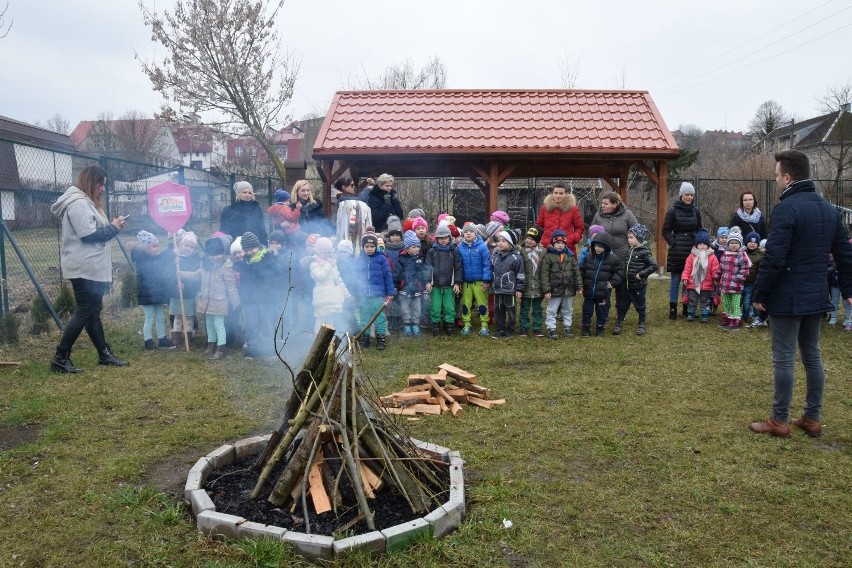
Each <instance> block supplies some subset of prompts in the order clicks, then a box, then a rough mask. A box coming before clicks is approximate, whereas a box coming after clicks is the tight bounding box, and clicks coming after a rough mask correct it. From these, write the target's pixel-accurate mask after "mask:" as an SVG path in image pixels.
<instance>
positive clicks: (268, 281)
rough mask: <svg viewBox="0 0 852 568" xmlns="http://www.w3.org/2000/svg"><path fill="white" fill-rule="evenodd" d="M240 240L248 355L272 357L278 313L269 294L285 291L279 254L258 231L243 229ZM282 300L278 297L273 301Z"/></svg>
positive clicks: (241, 287) (240, 267) (242, 298)
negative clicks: (276, 255) (266, 244)
mask: <svg viewBox="0 0 852 568" xmlns="http://www.w3.org/2000/svg"><path fill="white" fill-rule="evenodd" d="M240 243H241V246H242V248H243V252H244V253H245V256H244V257H243V262H242V263H240V264H236V265H235V270H237V271H238V272H239V274H240V284H239V292H240V303H241V304H242V306H243V320H244V322H245V330H246V350H245V357H246V359H253V358H255V357H271V356H273V354H274V343H273V334H274V332H275V325H276V320H277V318H278V314H277V313H275V312H274V311H273V310H272V309H270V300H269V296H270V295H271V294H284V291H282V290H281V289H280V288H279V287H278V281H279V280H280V278H281V273H280V271H279V270H280V268H279V265H278V262H277V260H276V258H275V254H273V253H272V251H270V250H269V249H268V248H266V247H265V246H263V244H261V242H260V240H259V239H258V237H257V235H255V234H254V233H252V232H245V233H243V235H242V239H241V241H240ZM278 303H279V302H278V301H277V299H276V300H275V301H274V303H273V305H276V306H277V305H278ZM311 328H313V325H311Z"/></svg>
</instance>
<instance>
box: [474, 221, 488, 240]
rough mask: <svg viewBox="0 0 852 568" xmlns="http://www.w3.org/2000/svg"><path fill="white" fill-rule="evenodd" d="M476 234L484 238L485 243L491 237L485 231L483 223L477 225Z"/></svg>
mask: <svg viewBox="0 0 852 568" xmlns="http://www.w3.org/2000/svg"><path fill="white" fill-rule="evenodd" d="M476 232H477V234H478V235H479V236H480V237H481V238H482V240H483V241H484V240H486V239H487V238H488V237H489V235H488V232H487V231H486V230H485V225H483V224H482V223H478V224H477V225H476Z"/></svg>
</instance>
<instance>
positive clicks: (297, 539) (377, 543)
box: [184, 435, 467, 560]
mask: <svg viewBox="0 0 852 568" xmlns="http://www.w3.org/2000/svg"><path fill="white" fill-rule="evenodd" d="M270 436H271V435H267V436H255V437H253V438H246V439H244V440H239V441H237V442H234V443H233V444H226V445H224V446H222V447H220V448H218V449H216V450H214V451H212V452H210V453H209V454H207V455H206V456H204V457H203V458H201V459H199V460H198V461H197V462H196V464H195V465H194V466H192V469H190V470H189V475H187V478H186V485H185V486H184V497H185V498H186V500H187V501H189V502H190V503H191V504H192V514H193V515H195V519H196V522H197V524H198V530H199V531H201V532H202V533H204V534H206V535H208V536H211V537H224V538H229V539H240V538H257V537H263V536H267V537H272V538H280V539H282V540H283V541H284V542H286V543H289V544H291V545H292V546H293V548H294V549H295V550H296V552H297V553H299V554H301V555H302V556H304V557H306V558H308V559H310V560H319V559H325V560H329V559H331V558H333V557H334V556H339V555H343V554H346V553H348V552H351V551H353V550H366V551H369V552H371V553H375V554H383V553H385V552H394V551H397V550H402V549H404V548H405V547H407V546H408V545H409V544H410V543H411V541H412V540H414V539H415V538H417V537H419V536H421V535H431V536H432V537H433V538H440V537H442V536H444V535H446V534H448V533H450V532H452V531H453V530H455V528H456V527H458V526H459V524H461V522H462V519H464V516H465V514H466V513H467V510H466V507H465V490H464V462H463V460H462V458H461V454H460V453H459V452H455V451H451V450H450V449H449V448H444V447H443V446H438V445H436V444H430V443H428V442H421V441H420V440H415V439H413V438H412V440H411V441H412V442H413V443H414V445H415V446H417V447H418V448H420V449H421V450H423V451H424V452H425V453H427V454H429V455H431V456H434V457H436V458H439V459H441V460H442V461H443V462H444V463H446V464H448V465H449V467H450V499H449V501H447V502H446V503H444V504H443V505H441V506H440V507H438V508H437V509H435V510H434V511H432V512H431V513H429V514H428V515H426V516H425V517H422V518H420V519H415V520H413V521H409V522H407V523H403V524H401V525H396V526H393V527H390V528H387V529H383V530H380V531H373V532H370V533H366V534H361V535H357V536H352V537H349V538H344V539H341V540H335V539H334V537H331V536H325V535H315V534H306V533H302V532H297V531H291V530H287V529H285V528H282V527H276V526H272V525H263V524H260V523H254V522H252V521H248V520H246V519H244V518H242V517H237V516H235V515H227V514H225V513H219V512H217V511H216V506H215V505H214V504H213V501H212V500H211V499H210V496H209V495H208V494H207V491H206V490H205V489H204V485H205V484H206V483H207V477H208V476H209V475H210V474H211V473H212V472H213V471H214V470H217V469H219V468H222V467H224V466H227V465H230V464H232V463H233V462H235V461H237V460H240V459H242V458H244V457H246V456H250V455H253V454H256V453H258V452H260V451H261V450H262V449H263V448H264V447H265V446H266V442H267V441H268V440H269V438H270Z"/></svg>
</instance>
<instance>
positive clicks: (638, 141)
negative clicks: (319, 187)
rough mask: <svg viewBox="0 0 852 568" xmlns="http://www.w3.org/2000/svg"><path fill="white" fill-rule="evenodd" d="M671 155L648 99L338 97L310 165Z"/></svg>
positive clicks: (455, 94) (611, 94)
mask: <svg viewBox="0 0 852 568" xmlns="http://www.w3.org/2000/svg"><path fill="white" fill-rule="evenodd" d="M677 152H678V150H677V144H676V143H675V140H674V138H673V137H672V135H671V133H670V132H669V129H668V128H667V127H666V124H665V122H664V121H663V119H662V117H661V116H660V113H659V111H658V110H657V107H656V105H655V104H654V101H653V100H652V99H651V96H650V95H649V94H648V92H647V91H586V90H570V91H569V90H527V91H517V90H435V91H341V92H338V93H336V95H335V97H334V100H333V101H332V103H331V108H330V109H329V112H328V114H327V115H326V118H325V121H324V122H323V125H322V128H321V129H320V132H319V136H318V137H317V141H316V144H315V145H314V156H315V157H316V158H331V157H345V156H357V155H368V154H383V155H393V154H438V153H440V154H479V155H482V154H495V155H496V154H500V155H504V154H507V153H509V154H525V155H529V154H537V155H543V154H544V155H557V154H558V155H565V154H585V155H589V154H594V155H600V154H609V155H612V154H616V155H636V156H643V155H647V156H648V157H650V156H668V157H670V156H671V155H676V154H677Z"/></svg>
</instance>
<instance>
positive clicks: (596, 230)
mask: <svg viewBox="0 0 852 568" xmlns="http://www.w3.org/2000/svg"><path fill="white" fill-rule="evenodd" d="M604 230H605V229H604V226H603V225H592V226H591V227H589V238H588V239H586V246H584V247H583V249H582V250H581V251H580V256H579V257H578V258H577V265H578V266H581V265H582V264H583V261H584V260H585V259H586V255H587V254H589V251H590V250H591V248H592V237H594V236H595V235H597V234H598V233H600V232H601V231H604Z"/></svg>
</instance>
